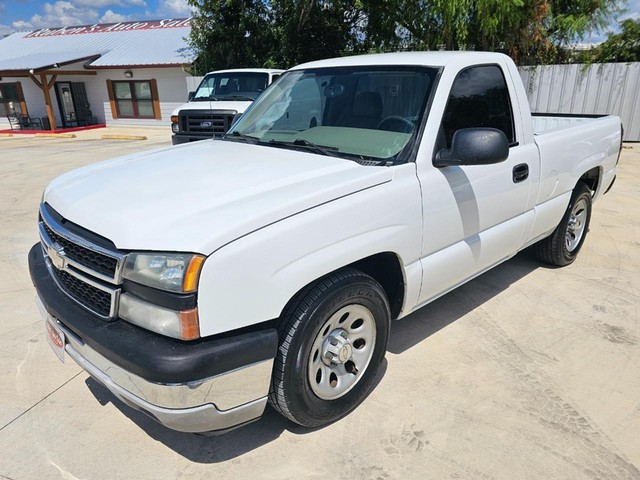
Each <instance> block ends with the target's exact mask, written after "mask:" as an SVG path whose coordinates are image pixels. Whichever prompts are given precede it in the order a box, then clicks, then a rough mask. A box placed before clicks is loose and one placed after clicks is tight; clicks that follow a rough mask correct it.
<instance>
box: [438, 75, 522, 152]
mask: <svg viewBox="0 0 640 480" xmlns="http://www.w3.org/2000/svg"><path fill="white" fill-rule="evenodd" d="M474 127H476V128H477V127H485V128H497V129H498V130H502V131H503V132H504V134H505V135H506V136H507V140H509V143H510V144H512V143H514V142H515V134H514V128H513V113H512V110H511V101H510V100H509V91H508V89H507V84H506V82H505V80H504V75H503V74H502V70H500V67H498V66H495V65H486V66H479V67H471V68H468V69H466V70H463V71H462V72H460V73H459V74H458V76H457V77H456V79H455V80H454V82H453V86H452V87H451V93H450V94H449V100H448V102H447V107H446V109H445V111H444V116H443V117H442V129H443V133H444V137H445V139H446V142H447V148H449V147H451V139H452V138H453V134H454V133H455V132H456V130H459V129H461V128H474Z"/></svg>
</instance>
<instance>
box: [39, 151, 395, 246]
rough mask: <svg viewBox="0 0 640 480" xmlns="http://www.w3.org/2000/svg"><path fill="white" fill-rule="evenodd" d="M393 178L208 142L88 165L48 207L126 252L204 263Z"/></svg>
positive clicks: (314, 158) (297, 155)
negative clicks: (250, 237)
mask: <svg viewBox="0 0 640 480" xmlns="http://www.w3.org/2000/svg"><path fill="white" fill-rule="evenodd" d="M391 178H392V169H389V168H384V167H368V166H362V165H359V164H357V163H355V162H352V161H349V160H344V159H338V158H333V157H326V156H321V155H316V154H312V153H307V152H301V151H291V150H284V149H280V148H274V147H266V146H258V145H248V144H244V143H236V142H231V141H220V140H204V141H200V142H196V143H192V144H186V145H179V146H175V147H171V148H166V149H161V150H155V151H153V152H145V153H142V154H134V155H130V156H126V157H122V158H118V159H114V160H109V161H106V162H100V163H96V164H93V165H89V166H86V167H83V168H80V169H78V170H74V171H72V172H69V173H67V174H64V175H62V176H60V177H58V178H56V179H55V180H53V181H52V182H51V183H50V184H49V185H48V187H47V188H46V190H45V195H44V201H45V202H47V203H48V204H49V205H51V206H52V207H53V208H54V209H55V210H56V211H57V212H58V213H60V214H61V215H62V216H63V217H65V218H66V219H68V220H70V221H71V222H73V223H75V224H77V225H80V226H82V227H84V228H86V229H88V230H91V231H92V232H95V233H97V234H99V235H102V236H103V237H106V238H108V239H109V240H111V241H113V242H114V243H115V245H116V247H117V248H119V249H123V250H140V249H141V250H156V251H183V252H196V253H201V254H204V255H209V254H210V253H212V252H214V251H215V250H217V249H218V248H220V247H222V246H223V245H225V244H227V243H229V242H232V241H233V240H235V239H237V238H239V237H241V236H243V235H246V234H248V233H250V232H252V231H255V230H257V229H260V228H262V227H264V226H266V225H269V224H272V223H274V222H277V221H279V220H282V219H284V218H286V217H289V216H291V215H295V214H297V213H299V212H303V211H304V210H308V209H310V208H313V207H316V206H318V205H321V204H323V203H326V202H330V201H332V200H335V199H337V198H340V197H343V196H346V195H350V194H352V193H355V192H357V191H360V190H364V189H367V188H371V187H373V186H375V185H379V184H382V183H385V182H388V181H390V180H391Z"/></svg>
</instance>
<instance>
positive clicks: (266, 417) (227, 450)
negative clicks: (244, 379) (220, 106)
mask: <svg viewBox="0 0 640 480" xmlns="http://www.w3.org/2000/svg"><path fill="white" fill-rule="evenodd" d="M386 371H387V360H386V359H383V361H382V364H381V365H380V370H379V371H378V373H377V374H376V378H375V380H374V382H373V388H372V389H371V391H373V390H375V388H376V387H377V385H378V384H379V383H380V381H381V380H382V378H383V377H384V374H385V372H386ZM85 383H86V385H87V387H88V388H89V390H90V391H91V393H92V394H93V395H94V397H96V399H97V400H98V401H99V402H100V404H101V405H102V406H104V405H106V404H108V403H111V404H113V406H115V407H116V408H117V409H118V410H120V412H121V413H122V414H124V415H125V416H126V417H127V418H128V419H129V420H131V421H132V422H134V423H135V424H136V425H137V426H138V427H139V428H141V429H142V430H144V431H145V433H146V434H147V435H149V436H150V437H151V438H153V439H154V440H156V441H158V442H161V443H163V444H164V445H165V446H167V447H168V448H170V449H171V450H173V451H174V452H176V453H178V454H179V455H182V456H183V457H185V458H186V459H188V460H190V461H192V462H196V463H204V464H213V463H221V462H224V461H227V460H232V459H234V458H236V457H239V456H241V455H244V454H245V453H248V452H250V451H252V450H255V449H257V448H260V447H261V446H263V445H266V444H267V443H269V442H272V441H273V440H275V439H277V438H278V437H279V436H280V435H281V434H282V432H284V431H285V430H287V431H289V432H291V433H293V434H295V435H305V434H308V433H312V432H314V431H316V430H320V429H321V428H325V427H319V428H305V427H301V426H300V425H296V424H295V423H293V422H290V421H289V420H287V419H285V418H284V417H283V416H282V415H280V414H279V413H277V412H276V411H275V410H274V409H273V408H271V406H269V405H267V408H266V409H265V411H264V413H263V415H262V417H260V419H259V420H257V421H255V422H253V423H249V424H247V425H243V426H241V427H239V428H236V429H235V430H231V431H229V432H227V433H225V434H222V435H211V436H207V435H199V434H194V433H183V432H176V431H174V430H171V429H169V428H166V427H164V426H162V425H160V424H159V423H157V422H156V421H155V420H153V419H152V418H150V417H148V416H147V415H145V414H144V413H141V412H139V411H137V410H135V409H133V408H131V407H129V406H128V405H126V404H125V403H124V402H122V401H120V400H119V399H118V398H116V397H115V396H114V395H113V394H112V393H111V392H110V391H109V390H107V389H106V388H105V387H103V386H102V385H101V384H100V383H98V382H97V381H95V380H94V379H93V378H91V377H88V378H87V379H86V380H85ZM338 421H340V420H338Z"/></svg>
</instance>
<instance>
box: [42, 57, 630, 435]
mask: <svg viewBox="0 0 640 480" xmlns="http://www.w3.org/2000/svg"><path fill="white" fill-rule="evenodd" d="M538 124H546V126H547V128H548V130H545V131H538V130H537V129H536V125H538ZM621 138H622V136H621V124H620V120H619V119H618V118H616V117H612V116H602V117H599V118H587V117H566V116H565V117H534V120H533V121H532V116H531V114H530V112H529V105H528V103H527V97H526V94H525V90H524V88H523V85H522V83H521V81H520V77H519V75H518V71H517V70H516V67H515V66H514V64H513V62H512V61H511V60H510V59H509V58H508V57H506V56H503V55H500V54H494V53H480V52H471V53H448V52H433V53H431V52H425V53H394V54H380V55H367V56H359V57H350V58H338V59H333V60H324V61H318V62H313V63H308V64H304V65H300V66H298V67H295V68H293V69H291V70H290V71H288V72H287V73H285V74H284V75H283V76H282V77H281V78H280V79H279V80H278V82H276V83H275V84H274V85H273V86H271V87H270V88H269V89H268V90H267V91H265V92H264V94H263V95H261V96H260V97H259V99H258V100H257V101H256V102H255V103H254V104H253V105H252V107H251V108H250V109H249V110H248V111H247V112H246V113H245V115H244V116H243V117H242V118H241V119H240V120H239V121H238V122H237V123H236V124H235V126H234V127H233V128H232V129H231V131H230V132H229V133H228V134H227V135H226V137H225V138H224V139H223V140H217V141H203V142H197V143H194V144H191V145H181V146H176V147H171V148H166V149H162V150H156V151H153V152H147V153H141V154H135V155H130V156H127V157H123V158H120V159H116V160H112V161H107V162H102V163H97V164H94V165H90V166H87V167H84V168H81V169H78V170H75V171H73V172H70V173H67V174H65V175H62V176H60V177H59V178H57V179H55V180H53V181H52V182H51V183H50V184H49V186H48V187H47V188H46V190H45V192H44V196H43V201H42V204H41V207H40V219H39V229H40V230H39V231H40V237H41V242H39V243H38V244H36V245H34V247H33V248H32V250H31V252H30V254H29V263H30V270H31V275H32V279H33V282H34V284H35V287H36V290H37V295H38V300H37V302H38V304H39V306H40V307H41V312H42V313H43V316H44V318H45V322H46V328H47V332H48V337H49V339H50V343H51V346H52V347H53V349H54V351H55V352H56V353H57V354H58V355H59V356H60V358H63V359H64V358H66V357H71V358H72V359H73V360H75V361H76V362H77V363H78V364H80V365H81V366H82V367H83V368H84V369H85V370H86V371H87V372H88V373H89V374H91V375H92V376H93V377H94V378H95V379H96V380H97V381H98V382H100V383H101V384H103V385H104V386H106V388H108V389H109V390H110V391H111V392H112V393H113V394H114V395H115V396H116V397H118V398H120V399H121V400H123V401H124V402H125V403H127V404H128V405H130V406H132V407H134V408H136V409H139V410H142V411H143V412H146V413H147V414H148V415H150V416H151V417H153V418H155V419H156V420H158V421H159V422H161V423H162V424H164V425H166V426H167V427H169V428H172V429H176V430H181V431H187V432H205V431H222V430H225V429H229V428H232V427H235V426H238V425H241V424H244V423H247V422H250V421H253V420H255V419H257V418H259V417H260V416H261V414H262V412H263V410H264V408H265V406H266V405H267V402H268V403H270V404H271V405H272V406H273V407H274V408H275V409H276V410H277V411H279V412H280V413H282V414H283V415H284V416H286V417H287V418H289V419H291V420H292V421H294V422H297V423H298V424H301V425H304V426H309V427H313V426H320V425H325V424H327V423H329V422H332V421H334V420H336V419H338V418H340V417H343V416H344V415H346V414H347V413H349V412H350V411H351V410H352V409H354V408H355V407H356V406H357V405H358V404H360V403H361V402H362V401H363V400H364V398H365V397H366V396H367V394H368V392H369V391H370V390H371V388H372V384H373V380H374V377H375V375H376V371H377V370H378V368H379V365H380V362H381V360H382V359H383V357H384V355H385V350H386V345H387V339H388V337H389V325H390V322H391V321H392V320H395V319H399V318H402V317H405V316H407V315H409V314H410V313H411V312H414V311H416V310H417V309H418V308H420V307H422V306H423V305H425V304H427V303H429V302H431V301H432V300H434V299H436V298H438V297H439V296H441V295H443V294H445V293H446V292H448V291H450V290H451V289H453V288H455V287H457V286H458V285H460V284H462V283H464V282H466V281H468V280H470V279H472V278H474V277H475V276H477V275H479V274H481V273H482V272H484V271H486V270H487V269H489V268H491V267H493V266H494V265H496V264H499V263H500V262H503V261H505V260H507V259H509V258H510V257H513V256H514V255H515V254H516V253H517V252H518V251H520V250H522V249H524V248H526V247H528V246H530V245H533V246H534V248H535V251H536V252H537V254H538V256H539V257H540V259H541V260H542V261H544V262H548V263H551V264H554V265H566V264H569V263H571V262H572V261H573V260H574V259H575V258H576V255H577V254H578V252H579V250H580V247H581V246H582V244H583V242H584V240H585V237H586V235H587V232H588V226H589V218H590V214H591V205H592V202H593V201H595V200H597V199H598V198H599V197H601V196H602V195H603V194H604V193H606V191H607V190H608V189H609V188H610V187H611V185H612V183H613V181H614V178H615V173H616V164H617V161H618V157H619V152H620V146H621ZM415 374H416V375H420V372H419V371H418V370H416V372H415Z"/></svg>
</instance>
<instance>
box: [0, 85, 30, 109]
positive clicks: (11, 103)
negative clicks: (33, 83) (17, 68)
mask: <svg viewBox="0 0 640 480" xmlns="http://www.w3.org/2000/svg"><path fill="white" fill-rule="evenodd" d="M16 112H17V113H24V114H26V113H27V112H26V105H25V103H24V95H23V94H22V88H21V87H20V82H16V83H0V116H3V117H5V116H7V115H10V114H12V113H16Z"/></svg>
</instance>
